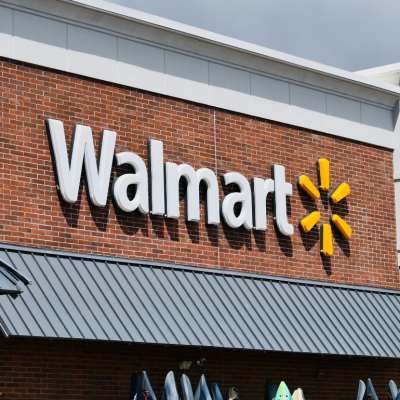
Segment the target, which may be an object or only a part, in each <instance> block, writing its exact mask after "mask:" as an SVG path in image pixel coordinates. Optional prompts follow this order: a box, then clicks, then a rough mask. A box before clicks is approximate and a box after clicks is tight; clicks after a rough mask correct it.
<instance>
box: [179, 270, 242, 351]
mask: <svg viewBox="0 0 400 400" xmlns="http://www.w3.org/2000/svg"><path fill="white" fill-rule="evenodd" d="M195 273H196V272H187V271H182V272H181V274H178V273H177V274H176V277H177V278H178V279H179V280H181V279H182V280H181V283H182V285H186V287H187V293H188V294H189V295H190V297H191V298H192V301H193V302H194V303H195V304H196V305H197V307H198V309H199V311H200V312H201V314H202V316H203V318H204V319H205V321H206V322H207V325H208V326H209V327H210V329H212V331H213V333H214V335H215V336H216V337H217V338H218V340H219V342H220V343H221V345H222V347H228V348H235V347H240V346H241V345H240V343H239V342H238V340H237V339H236V337H234V338H233V340H231V336H232V335H231V334H228V332H227V328H228V327H227V325H226V323H224V321H223V319H222V317H221V316H220V314H219V312H217V310H216V309H215V307H214V304H213V303H212V301H211V300H210V299H209V297H208V295H207V293H206V292H205V291H204V290H203V288H202V287H201V286H199V285H198V283H197V281H196V279H195V277H194V274H195Z"/></svg>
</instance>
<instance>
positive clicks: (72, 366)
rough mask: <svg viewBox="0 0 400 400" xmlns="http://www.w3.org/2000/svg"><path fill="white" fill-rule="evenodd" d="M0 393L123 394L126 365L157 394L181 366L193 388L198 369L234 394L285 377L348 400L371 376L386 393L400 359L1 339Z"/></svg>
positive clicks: (318, 397)
mask: <svg viewBox="0 0 400 400" xmlns="http://www.w3.org/2000/svg"><path fill="white" fill-rule="evenodd" d="M0 356H1V361H0V392H2V393H3V394H2V395H1V396H0V398H1V399H3V398H4V399H13V400H14V399H25V400H29V399H40V400H45V399H51V400H57V399H64V400H72V399H76V400H77V399H85V400H98V399H101V400H119V399H121V400H125V399H128V396H129V387H130V376H131V373H132V372H136V373H137V374H139V375H141V372H142V371H146V372H147V374H148V377H149V379H150V383H151V385H152V387H153V389H154V392H155V395H156V397H157V398H158V399H159V400H160V399H161V394H162V390H163V384H164V379H165V376H166V375H167V373H168V372H169V371H171V370H172V371H174V374H175V380H176V382H177V384H178V387H179V380H180V377H181V375H182V374H183V373H184V374H186V375H187V376H188V377H189V379H190V380H191V384H192V387H193V390H196V387H197V384H198V381H199V379H200V376H201V374H205V377H206V380H207V383H208V384H209V385H211V384H212V383H213V382H217V383H218V386H219V387H220V389H221V392H222V393H223V394H225V391H226V390H227V389H228V388H229V387H230V386H233V385H234V386H236V387H237V388H238V389H239V395H240V398H241V399H243V400H246V399H260V400H261V399H263V398H264V383H265V379H266V378H269V379H271V380H272V381H273V382H275V383H276V384H279V382H280V381H282V380H284V381H285V382H286V384H287V385H288V387H289V389H290V391H291V392H293V391H294V390H296V389H297V388H298V387H301V388H302V389H303V391H304V394H305V398H306V399H307V400H314V399H315V400H325V399H326V400H328V399H332V398H334V399H338V400H347V399H349V400H352V399H355V398H356V396H357V389H358V381H359V380H360V379H362V380H363V381H364V382H366V381H367V379H368V378H370V379H371V380H372V383H373V385H374V388H375V390H376V393H377V396H378V398H380V399H385V398H386V397H387V391H388V384H389V380H391V379H392V380H394V381H395V382H396V383H397V384H399V381H400V361H399V360H385V359H377V360H376V359H373V358H367V359H363V358H359V357H358V358H357V357H356V358H348V357H343V356H324V357H321V356H320V355H296V354H289V353H272V352H268V353H260V352H250V351H236V352H232V351H230V350H221V349H219V350H218V349H201V350H200V349H193V348H182V347H180V348H179V347H161V346H152V345H136V344H133V345H131V346H128V345H126V344H120V343H112V342H111V343H101V342H93V343H88V342H82V341H66V340H54V341H48V340H43V339H27V338H11V339H8V340H6V339H0ZM198 357H205V358H206V361H205V364H204V367H198V366H193V367H191V368H190V369H189V370H179V369H178V362H179V361H182V360H196V359H197V358H198Z"/></svg>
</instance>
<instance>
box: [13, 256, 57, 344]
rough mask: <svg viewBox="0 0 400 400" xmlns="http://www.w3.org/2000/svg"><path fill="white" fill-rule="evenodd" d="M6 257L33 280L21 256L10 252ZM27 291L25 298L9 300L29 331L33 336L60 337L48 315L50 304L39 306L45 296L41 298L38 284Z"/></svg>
mask: <svg viewBox="0 0 400 400" xmlns="http://www.w3.org/2000/svg"><path fill="white" fill-rule="evenodd" d="M23 256H27V254H23ZM6 257H7V258H8V259H9V260H10V262H11V264H12V265H13V266H14V267H15V268H17V269H18V270H19V271H21V272H22V273H23V274H26V276H28V277H29V278H33V277H32V274H31V271H29V270H28V268H27V267H26V265H25V263H24V261H23V259H22V255H21V254H19V253H16V252H9V253H8V254H7V255H6ZM25 289H26V290H25V291H24V293H23V296H22V295H21V296H18V297H17V298H16V299H15V300H14V299H12V298H9V300H10V302H11V303H12V304H13V306H14V307H15V309H16V310H18V312H19V313H20V318H22V319H23V320H24V322H25V324H26V326H27V327H28V329H29V330H30V331H31V332H32V336H44V337H58V334H57V331H56V329H55V328H54V326H53V324H52V323H51V322H50V319H49V316H48V314H47V309H48V308H49V306H48V304H43V305H42V304H39V301H40V299H42V298H44V296H41V291H40V288H39V287H37V286H36V284H32V285H29V286H26V288H25ZM46 302H47V300H46ZM14 315H16V314H14ZM51 315H53V318H54V313H51Z"/></svg>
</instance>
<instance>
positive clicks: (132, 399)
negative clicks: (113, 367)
mask: <svg viewBox="0 0 400 400" xmlns="http://www.w3.org/2000/svg"><path fill="white" fill-rule="evenodd" d="M140 382H141V381H140V378H139V376H138V375H137V374H135V373H133V374H132V376H131V391H130V394H129V400H136V396H137V394H138V392H139V389H140Z"/></svg>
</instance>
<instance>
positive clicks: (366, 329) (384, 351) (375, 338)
mask: <svg viewBox="0 0 400 400" xmlns="http://www.w3.org/2000/svg"><path fill="white" fill-rule="evenodd" d="M346 294H347V297H348V298H349V299H351V300H350V301H349V304H350V306H351V307H352V308H353V310H354V311H355V312H356V314H357V315H358V317H359V318H360V320H361V321H362V324H361V325H360V330H361V331H362V332H363V333H364V335H365V337H366V338H367V339H368V341H369V343H371V347H373V348H374V349H375V351H376V352H377V355H378V356H380V357H386V356H388V355H389V354H390V350H389V349H388V347H387V345H386V344H385V343H383V342H382V338H381V337H380V336H379V335H377V334H376V332H375V333H374V332H373V331H371V330H370V327H371V325H370V324H371V323H370V320H369V318H368V317H367V315H366V313H365V311H364V309H363V307H365V306H364V305H363V304H362V303H360V302H359V300H358V298H357V296H356V293H355V291H354V290H346ZM369 353H371V349H369Z"/></svg>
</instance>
